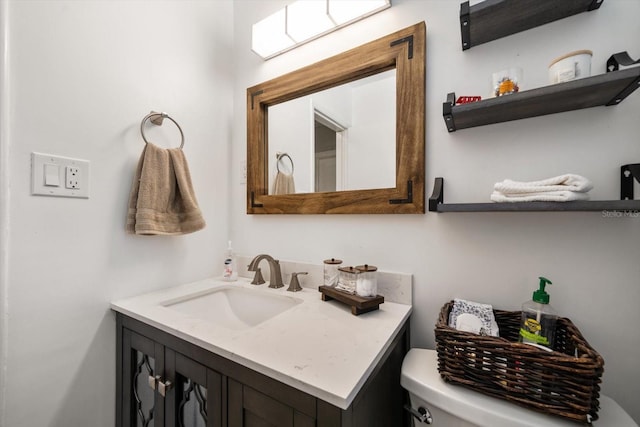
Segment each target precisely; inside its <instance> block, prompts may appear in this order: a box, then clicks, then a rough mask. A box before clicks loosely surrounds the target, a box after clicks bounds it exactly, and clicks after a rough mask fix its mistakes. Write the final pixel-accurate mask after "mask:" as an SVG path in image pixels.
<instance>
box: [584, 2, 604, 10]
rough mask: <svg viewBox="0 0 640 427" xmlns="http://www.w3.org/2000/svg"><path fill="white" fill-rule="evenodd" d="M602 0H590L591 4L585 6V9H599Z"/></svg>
mask: <svg viewBox="0 0 640 427" xmlns="http://www.w3.org/2000/svg"><path fill="white" fill-rule="evenodd" d="M603 1H604V0H592V1H591V4H590V5H589V7H588V8H587V11H588V12H591V11H592V10H596V9H600V6H602V2H603Z"/></svg>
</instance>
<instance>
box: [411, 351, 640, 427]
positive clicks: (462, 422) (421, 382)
mask: <svg viewBox="0 0 640 427" xmlns="http://www.w3.org/2000/svg"><path fill="white" fill-rule="evenodd" d="M400 383H401V385H402V387H403V388H404V389H405V390H407V391H408V392H409V395H410V396H411V405H412V407H413V409H415V410H418V408H419V407H424V408H425V409H428V410H429V412H430V413H431V417H432V418H433V422H432V424H431V425H433V426H437V427H473V426H480V427H489V426H490V427H540V426H545V427H576V425H577V424H576V423H575V422H572V421H569V420H564V419H562V418H559V417H557V416H552V415H547V414H543V413H540V412H536V411H532V410H530V409H525V408H522V407H520V406H518V405H515V404H513V403H510V402H507V401H505V400H501V399H497V398H493V397H491V396H487V395H484V394H482V393H479V392H476V391H473V390H470V389H467V388H465V387H461V386H458V385H452V384H447V383H445V381H444V380H443V379H442V378H441V377H440V373H439V372H438V356H437V353H436V351H435V350H426V349H420V348H413V349H411V350H409V352H408V353H407V355H406V356H405V359H404V361H403V363H402V374H401V377H400ZM600 404H601V409H600V411H599V415H600V419H599V420H598V421H597V422H594V423H593V425H594V426H603V427H604V426H607V427H610V426H614V425H615V426H616V427H618V426H623V425H624V426H636V427H637V425H636V424H635V423H634V422H633V421H632V420H631V418H630V417H629V416H628V415H627V414H626V413H625V412H624V411H623V410H622V408H620V407H619V406H618V405H617V404H616V403H615V402H614V401H612V400H611V399H609V398H607V397H606V396H603V395H601V399H600ZM605 406H606V407H605ZM612 417H615V420H616V421H614V423H613V424H611V423H609V422H608V421H612ZM622 419H624V420H627V421H628V423H627V422H624V423H622V424H620V422H621V421H620V420H622ZM607 420H608V421H607ZM420 425H423V424H421V423H419V422H418V421H415V426H416V427H418V426H420ZM425 425H426V424H425Z"/></svg>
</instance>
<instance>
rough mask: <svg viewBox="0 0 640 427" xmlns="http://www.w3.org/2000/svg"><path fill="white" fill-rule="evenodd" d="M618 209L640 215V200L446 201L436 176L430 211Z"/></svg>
mask: <svg viewBox="0 0 640 427" xmlns="http://www.w3.org/2000/svg"><path fill="white" fill-rule="evenodd" d="M546 211H616V212H619V213H620V215H634V216H636V215H637V216H640V200H590V201H575V202H518V203H493V202H489V203H444V178H436V179H435V184H434V186H433V193H432V194H431V197H430V198H429V212H546Z"/></svg>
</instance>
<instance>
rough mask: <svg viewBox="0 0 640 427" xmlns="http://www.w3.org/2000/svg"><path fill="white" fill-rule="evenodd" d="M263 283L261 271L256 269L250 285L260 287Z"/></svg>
mask: <svg viewBox="0 0 640 427" xmlns="http://www.w3.org/2000/svg"><path fill="white" fill-rule="evenodd" d="M263 283H265V281H264V277H262V270H260V268H256V274H255V275H254V276H253V280H252V281H251V284H252V285H262V284H263Z"/></svg>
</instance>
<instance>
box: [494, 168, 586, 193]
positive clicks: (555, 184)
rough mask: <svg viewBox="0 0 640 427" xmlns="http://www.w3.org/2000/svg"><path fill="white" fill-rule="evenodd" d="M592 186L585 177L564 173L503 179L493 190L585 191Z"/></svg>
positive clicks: (529, 191)
mask: <svg viewBox="0 0 640 427" xmlns="http://www.w3.org/2000/svg"><path fill="white" fill-rule="evenodd" d="M592 188H593V184H592V183H591V181H589V180H588V179H587V178H585V177H583V176H580V175H576V174H571V173H568V174H565V175H559V176H554V177H552V178H547V179H543V180H540V181H529V182H522V181H512V180H510V179H505V180H504V181H502V182H498V183H496V184H495V185H494V190H496V191H499V192H500V193H502V194H522V193H543V192H544V193H546V192H552V191H574V192H578V193H586V192H587V191H589V190H591V189H592Z"/></svg>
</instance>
